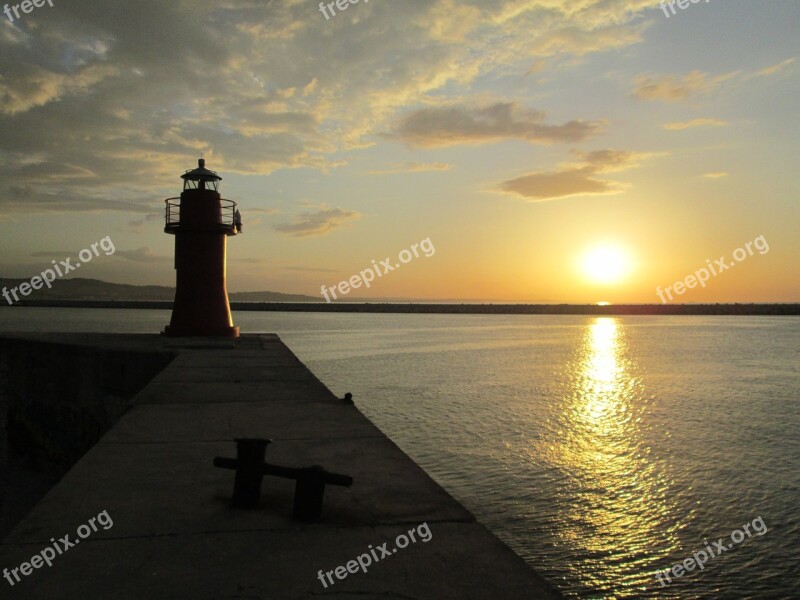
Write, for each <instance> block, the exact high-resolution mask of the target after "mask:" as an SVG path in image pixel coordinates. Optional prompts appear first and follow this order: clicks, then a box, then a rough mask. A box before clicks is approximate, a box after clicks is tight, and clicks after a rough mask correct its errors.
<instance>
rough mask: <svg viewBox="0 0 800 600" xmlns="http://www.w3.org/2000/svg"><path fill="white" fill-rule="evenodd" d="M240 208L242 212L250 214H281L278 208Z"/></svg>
mask: <svg viewBox="0 0 800 600" xmlns="http://www.w3.org/2000/svg"><path fill="white" fill-rule="evenodd" d="M240 208H241V209H242V212H244V211H247V213H248V214H250V213H258V214H264V215H277V214H279V213H280V212H281V211H280V209H277V208H259V207H255V206H254V207H250V206H248V207H240Z"/></svg>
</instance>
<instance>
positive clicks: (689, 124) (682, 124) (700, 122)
mask: <svg viewBox="0 0 800 600" xmlns="http://www.w3.org/2000/svg"><path fill="white" fill-rule="evenodd" d="M727 124H728V123H727V121H722V120H720V119H692V120H690V121H674V122H672V123H664V126H663V127H664V129H668V130H670V131H683V130H684V129H692V128H694V127H724V126H725V125H727Z"/></svg>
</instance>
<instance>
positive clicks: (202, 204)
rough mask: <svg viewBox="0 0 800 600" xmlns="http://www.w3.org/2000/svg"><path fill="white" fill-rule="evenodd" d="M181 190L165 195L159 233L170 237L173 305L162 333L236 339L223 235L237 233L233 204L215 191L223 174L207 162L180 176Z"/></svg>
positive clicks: (237, 331) (225, 241)
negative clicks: (174, 195) (176, 195)
mask: <svg viewBox="0 0 800 600" xmlns="http://www.w3.org/2000/svg"><path fill="white" fill-rule="evenodd" d="M181 178H182V179H183V193H181V197H180V198H168V199H167V200H165V202H166V205H167V210H166V213H167V214H166V224H165V225H164V232H165V233H169V234H171V235H174V236H175V270H176V272H177V274H176V285H175V303H174V304H173V306H172V319H171V320H170V323H169V325H167V327H166V329H165V330H164V334H165V335H168V336H173V337H198V336H207V337H238V336H239V328H238V327H235V326H234V325H233V319H232V318H231V307H230V304H229V303H228V289H227V284H226V274H225V271H226V266H225V260H226V259H225V254H226V249H227V241H228V236H232V235H236V234H237V233H239V232H240V231H241V226H240V224H239V223H240V221H239V216H238V211H237V210H236V203H235V202H233V201H231V200H223V199H222V198H221V197H220V195H219V182H220V181H222V177H220V176H219V175H217V174H216V173H215V172H214V171H209V170H208V169H206V161H205V160H203V159H202V158H201V159H200V160H199V161H198V167H197V168H196V169H193V170H191V171H187V172H186V173H185V174H183V175H181Z"/></svg>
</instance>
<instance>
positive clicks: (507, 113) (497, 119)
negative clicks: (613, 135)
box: [387, 102, 603, 148]
mask: <svg viewBox="0 0 800 600" xmlns="http://www.w3.org/2000/svg"><path fill="white" fill-rule="evenodd" d="M544 118H545V115H544V113H543V112H541V111H535V110H530V109H526V108H522V107H520V106H518V105H517V104H515V103H513V102H497V103H495V104H491V105H489V106H484V107H479V108H471V107H466V106H463V105H453V106H439V107H427V108H420V109H417V110H414V111H412V112H411V113H408V114H407V115H405V116H403V117H402V118H401V119H400V120H399V121H398V122H397V123H396V125H395V127H394V130H393V131H392V132H391V133H390V134H388V136H387V137H392V138H396V139H400V140H402V141H404V142H406V143H407V144H409V145H412V146H421V147H425V148H435V147H442V146H453V145H456V144H486V143H490V142H498V141H503V140H511V139H522V140H527V141H529V142H538V143H555V142H578V141H582V140H584V139H586V138H588V137H589V136H591V135H595V134H597V133H599V132H600V131H601V130H602V129H603V124H602V123H599V122H586V121H582V120H573V121H569V122H567V123H564V124H562V125H548V124H546V123H544Z"/></svg>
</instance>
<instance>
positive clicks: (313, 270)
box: [283, 267, 339, 273]
mask: <svg viewBox="0 0 800 600" xmlns="http://www.w3.org/2000/svg"><path fill="white" fill-rule="evenodd" d="M283 269H284V271H299V272H301V273H338V272H339V271H337V270H336V269H322V268H318V267H283Z"/></svg>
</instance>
